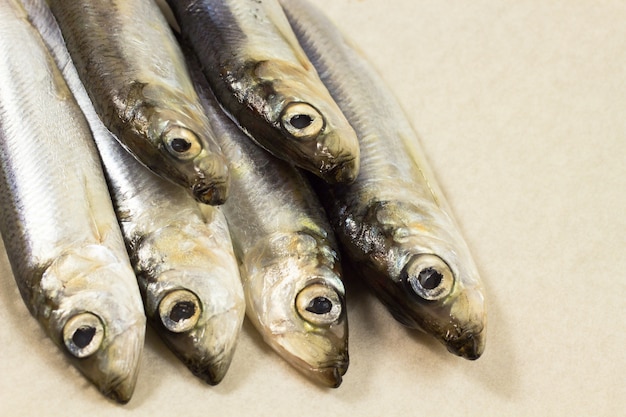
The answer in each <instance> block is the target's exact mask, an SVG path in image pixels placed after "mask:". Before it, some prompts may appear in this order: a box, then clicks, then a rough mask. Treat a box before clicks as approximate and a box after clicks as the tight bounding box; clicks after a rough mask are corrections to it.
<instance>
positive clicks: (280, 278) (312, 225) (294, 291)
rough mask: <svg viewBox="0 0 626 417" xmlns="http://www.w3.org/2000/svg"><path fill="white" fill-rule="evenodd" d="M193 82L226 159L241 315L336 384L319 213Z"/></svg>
mask: <svg viewBox="0 0 626 417" xmlns="http://www.w3.org/2000/svg"><path fill="white" fill-rule="evenodd" d="M190 60H191V57H190ZM190 67H191V68H192V73H193V65H190ZM194 80H196V81H197V87H198V89H199V93H200V96H201V98H202V99H203V102H204V103H205V109H206V112H207V115H208V117H209V119H210V120H211V123H212V124H213V126H214V129H215V132H216V134H217V138H218V142H219V144H220V146H221V147H222V149H223V151H224V153H225V155H226V156H227V158H228V159H229V161H230V170H231V173H232V177H231V178H232V187H231V197H230V199H229V200H228V201H227V202H226V203H225V204H224V206H222V208H223V210H224V214H225V215H226V218H227V220H228V225H229V229H230V232H231V236H232V237H233V243H234V245H235V252H236V254H237V256H238V258H239V262H240V270H241V278H242V281H243V287H244V294H245V298H246V315H247V317H248V318H249V319H250V321H251V322H252V323H253V324H254V326H255V327H256V329H257V330H258V331H259V332H260V333H261V335H262V336H263V339H264V340H265V342H266V343H268V344H269V345H270V346H271V347H272V348H273V349H274V350H275V351H276V352H277V353H278V354H279V355H280V356H281V357H283V358H284V359H285V360H286V361H287V362H289V363H290V364H291V365H292V366H294V367H295V368H296V369H298V370H299V371H300V372H302V373H304V374H305V375H306V376H308V377H309V378H311V379H312V380H314V381H317V382H318V383H321V384H323V385H327V386H331V387H338V386H339V385H340V384H341V381H342V376H343V375H344V374H345V372H346V370H347V368H348V362H349V360H348V321H347V316H346V305H345V288H344V285H343V282H342V281H341V275H340V274H341V271H340V263H339V258H338V251H337V248H336V243H335V241H334V237H333V234H332V231H330V226H329V225H328V221H327V220H326V219H325V216H324V212H323V209H322V207H321V206H320V204H319V202H318V201H317V199H316V197H315V196H314V194H313V191H312V190H311V189H310V187H309V186H308V184H307V183H306V181H305V179H304V178H303V177H302V176H301V175H300V174H299V172H298V171H297V170H296V169H295V168H293V167H292V166H291V165H289V164H287V163H285V162H283V161H280V160H278V159H275V158H274V157H272V156H271V155H269V154H267V153H266V152H265V151H264V150H263V149H261V148H259V147H257V146H256V145H255V144H254V143H252V142H251V141H250V140H248V139H247V138H246V137H245V135H244V134H243V133H242V132H241V131H240V130H239V129H238V128H237V126H235V125H234V124H233V123H232V122H231V121H230V120H229V119H228V118H227V117H226V116H225V115H224V114H223V113H222V111H221V110H220V108H219V105H218V104H217V102H216V100H215V98H214V97H213V96H212V95H211V92H210V91H209V87H208V85H207V84H206V81H205V80H202V74H201V73H200V72H199V70H198V71H197V73H196V76H195V77H194Z"/></svg>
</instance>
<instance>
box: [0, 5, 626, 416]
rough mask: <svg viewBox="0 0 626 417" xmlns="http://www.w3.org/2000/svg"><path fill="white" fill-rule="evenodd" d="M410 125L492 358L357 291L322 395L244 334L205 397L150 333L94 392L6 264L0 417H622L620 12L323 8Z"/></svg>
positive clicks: (1, 295) (624, 207)
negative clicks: (134, 362) (342, 371)
mask: <svg viewBox="0 0 626 417" xmlns="http://www.w3.org/2000/svg"><path fill="white" fill-rule="evenodd" d="M316 2H317V3H318V4H319V5H321V6H323V7H325V9H326V10H327V11H328V13H329V14H330V15H331V17H332V18H333V19H334V20H335V21H336V22H337V23H338V25H339V26H341V27H342V28H343V29H344V30H345V31H346V32H347V33H349V34H350V36H351V37H352V38H353V39H354V41H355V42H356V43H357V44H358V45H360V47H361V48H362V49H363V51H364V52H365V53H366V54H367V55H368V56H369V57H370V58H371V60H372V61H373V62H374V64H375V65H376V66H377V68H378V69H379V70H380V71H381V72H382V73H383V74H384V76H385V78H386V79H387V81H388V83H389V85H390V88H391V89H392V90H393V91H394V92H395V93H396V94H397V96H398V98H399V100H400V101H401V103H402V104H403V106H404V107H405V109H406V111H407V112H408V114H409V116H410V117H411V118H412V121H413V124H414V126H415V128H416V130H417V131H418V132H419V134H420V136H421V137H422V144H423V146H424V148H425V150H426V152H427V156H428V159H429V160H430V162H431V164H432V167H433V169H434V171H435V173H436V175H437V177H438V179H439V182H440V185H441V186H442V188H443V190H444V192H445V194H446V196H447V197H448V200H449V202H450V204H451V206H452V209H453V211H454V213H455V215H456V217H457V219H458V220H459V223H460V225H461V228H462V231H463V233H464V236H465V238H466V240H467V242H468V244H469V246H470V248H471V250H472V252H473V254H474V257H475V260H476V263H477V264H478V268H479V270H480V271H481V274H482V279H483V282H484V284H485V287H486V297H487V302H488V307H489V329H488V332H489V333H488V340H487V348H486V352H485V354H484V356H483V357H482V358H480V359H479V360H478V361H476V362H469V361H466V360H464V359H461V358H457V357H455V356H452V355H451V354H449V353H448V352H447V351H446V350H445V348H443V347H442V346H440V345H439V344H438V343H437V342H435V341H433V340H431V339H430V338H429V337H427V336H425V335H422V334H420V333H417V332H414V331H410V330H406V329H404V328H403V327H402V326H401V325H400V324H398V323H397V322H395V321H394V320H393V319H392V318H391V316H390V315H389V314H388V313H387V312H386V310H385V309H384V308H383V307H381V306H380V305H379V304H378V302H377V301H376V300H375V299H374V298H373V297H372V296H370V295H369V294H368V293H367V291H366V290H365V289H364V288H363V287H362V286H361V284H359V283H358V282H349V283H348V285H347V287H348V292H349V294H348V297H349V299H348V308H349V319H350V330H351V333H350V355H351V364H350V368H349V370H348V373H347V374H346V376H345V378H344V382H343V385H342V386H341V387H340V388H338V389H336V390H333V389H325V388H320V387H318V386H316V385H314V384H313V383H311V382H309V381H308V380H306V379H305V378H304V377H303V376H301V375H300V374H299V373H298V372H297V371H295V370H293V369H292V368H291V367H290V366H289V365H287V364H286V363H284V362H283V361H282V360H281V359H280V358H279V357H278V356H277V355H276V354H275V353H274V352H273V351H271V350H270V349H269V348H267V347H266V346H265V345H264V344H263V342H262V341H261V340H260V338H259V337H258V336H257V335H256V334H255V332H254V329H253V328H252V326H251V325H250V324H249V323H247V322H246V324H245V325H244V328H243V332H242V336H241V340H240V342H239V346H238V350H237V352H236V354H235V358H234V360H233V363H232V366H231V369H230V371H229V373H228V375H227V376H226V378H225V379H224V381H223V382H222V383H221V384H220V385H218V386H216V387H210V386H207V385H205V384H204V383H202V382H201V381H200V380H198V379H197V378H195V377H194V376H193V375H191V373H190V372H189V371H188V370H187V369H186V368H185V367H184V366H183V365H182V364H181V363H180V362H178V361H177V360H176V358H175V357H174V356H173V355H172V354H171V353H169V351H168V350H167V349H166V348H165V347H164V346H163V345H162V343H161V341H160V340H159V339H158V337H156V336H155V334H154V333H153V332H152V331H151V330H149V331H148V335H147V340H146V346H145V350H144V356H143V360H142V363H141V369H140V375H139V380H138V383H137V388H136V391H135V395H134V397H133V399H132V400H131V402H130V403H129V404H127V405H125V406H120V405H117V404H115V403H113V402H111V401H108V400H106V399H105V398H104V397H102V396H101V395H100V394H99V393H98V392H97V391H96V389H95V388H94V387H93V386H91V385H90V384H89V383H88V382H87V381H86V380H85V379H84V378H83V377H82V376H81V375H80V374H79V373H78V372H77V371H76V370H75V369H73V368H72V367H71V366H70V365H69V362H67V361H66V360H65V359H64V357H63V355H62V354H61V353H60V352H59V351H58V350H57V348H56V346H54V345H53V344H52V342H51V341H49V340H48V339H47V338H46V337H45V335H44V333H43V331H42V330H41V329H40V327H39V325H38V324H37V323H36V321H35V320H34V319H33V318H32V317H31V316H30V315H29V313H28V312H27V310H26V308H25V306H24V305H23V302H22V300H21V298H20V297H19V294H18V291H17V289H16V286H15V284H14V282H13V279H12V276H11V273H10V268H9V266H8V263H7V261H6V257H5V255H2V259H1V260H0V317H2V325H1V326H0V352H1V354H0V415H2V416H10V415H11V416H20V415H42V416H43V415H46V416H69V415H74V416H78V415H82V416H86V415H89V416H118V415H134V416H162V415H172V416H173V415H176V416H200V415H202V416H230V415H232V416H245V415H255V416H272V417H280V416H289V417H292V416H300V417H307V416H314V417H330V416H348V415H350V416H382V415H386V416H422V415H423V416H429V417H434V416H452V415H466V416H478V415H480V416H540V415H545V416H547V415H550V416H564V415H594V416H614V415H621V414H622V413H623V412H624V409H626V383H625V382H624V381H625V377H624V376H625V375H626V354H625V350H624V346H625V345H626V336H624V331H625V329H626V301H625V300H626V24H625V22H626V3H624V2H622V1H604V2H594V1H590V0H567V1H566V0H552V1H540V0H523V1H515V2H513V1H495V0H481V1H462V2H461V1H426V0H361V1H357V0H316Z"/></svg>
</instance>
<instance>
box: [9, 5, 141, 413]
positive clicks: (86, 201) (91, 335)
mask: <svg viewBox="0 0 626 417" xmlns="http://www.w3.org/2000/svg"><path fill="white" fill-rule="evenodd" d="M0 21H2V25H0V53H1V54H2V56H3V57H4V59H2V60H1V61H0V212H1V213H2V216H0V233H1V234H2V239H3V241H4V244H5V248H6V250H7V255H8V258H9V261H10V264H11V269H12V271H13V275H14V278H15V281H16V284H17V286H18V289H19V291H20V294H21V296H22V298H23V300H24V302H25V304H26V306H27V308H28V310H29V311H30V313H31V314H32V315H33V316H34V317H35V318H36V319H37V320H38V322H39V323H40V325H41V326H42V328H43V330H44V331H45V333H46V334H47V335H48V336H49V337H50V339H51V340H52V341H53V342H54V343H55V344H57V345H58V346H59V348H60V349H61V350H62V351H63V352H64V353H65V354H66V356H67V358H68V359H69V361H70V362H71V363H72V365H74V366H75V367H76V368H77V369H78V370H80V372H82V373H83V374H84V375H85V377H86V378H87V379H88V380H90V381H91V382H92V383H93V384H94V385H95V386H96V387H97V388H98V389H99V390H100V391H101V392H102V393H103V394H104V395H106V396H107V397H110V398H112V399H114V400H116V401H118V402H120V403H126V402H128V401H129V400H130V398H131V396H132V394H133V391H134V388H135V384H136V380H137V372H138V366H139V361H140V358H141V353H142V349H143V342H144V335H145V323H146V318H145V314H144V310H143V306H142V302H141V296H140V293H139V289H138V287H137V283H136V280H135V276H134V273H133V269H132V267H131V265H130V261H129V258H128V255H127V253H126V248H125V246H124V241H123V239H122V236H121V233H120V229H119V226H118V224H117V219H116V217H115V213H114V211H113V206H112V203H111V199H110V196H109V194H108V190H107V186H106V183H105V181H104V178H103V172H102V166H101V164H100V160H99V157H98V153H97V150H96V148H95V145H94V143H93V138H92V136H91V132H90V130H89V126H88V124H87V122H86V120H85V118H84V117H83V115H82V113H81V111H80V108H79V107H78V104H77V103H76V101H75V100H74V98H73V96H72V94H71V92H70V90H69V89H68V87H67V84H66V83H65V81H64V79H63V77H62V75H61V73H60V71H59V70H58V68H57V67H56V65H55V63H54V60H53V58H52V57H51V56H50V54H49V52H48V50H47V48H46V46H45V44H44V42H43V40H42V39H41V37H40V35H39V33H38V32H37V31H36V30H35V29H34V27H33V26H32V25H31V24H30V22H29V20H28V16H27V13H26V11H25V10H24V9H23V7H22V6H21V4H20V3H19V2H18V1H17V0H8V1H3V2H0ZM25 68H26V69H28V70H27V71H25V70H24V69H25Z"/></svg>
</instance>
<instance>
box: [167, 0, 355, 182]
mask: <svg viewBox="0 0 626 417" xmlns="http://www.w3.org/2000/svg"><path fill="white" fill-rule="evenodd" d="M168 4H169V6H170V7H171V9H172V11H173V14H174V16H175V18H176V20H177V22H178V25H179V26H180V28H181V32H182V35H183V37H185V38H186V39H188V41H189V43H190V44H191V46H192V48H193V49H194V51H195V52H196V54H197V56H198V58H199V60H200V63H201V65H202V68H203V71H204V74H205V76H206V78H207V80H208V82H209V85H210V86H211V88H212V90H213V92H214V94H215V96H216V97H217V99H218V102H219V103H220V105H221V107H222V108H223V109H224V111H225V112H226V113H227V114H228V115H229V116H230V117H231V118H232V119H233V120H234V121H235V122H236V123H237V124H238V125H239V126H240V127H241V128H242V129H243V130H244V131H245V132H246V133H247V134H248V135H249V137H250V138H251V139H252V140H253V141H255V142H256V143H257V144H258V145H260V146H261V147H263V148H265V149H266V150H267V151H269V152H271V153H272V154H274V155H275V156H276V157H278V158H281V159H284V160H286V161H288V162H289V163H291V164H293V165H296V166H298V167H300V168H303V169H305V170H307V171H310V172H312V173H313V174H315V175H318V176H319V177H321V178H323V179H324V180H325V181H327V182H330V183H349V182H351V181H353V180H354V178H355V177H356V175H357V174H358V170H359V145H358V140H357V138H356V135H355V132H354V130H353V129H352V127H351V126H350V124H349V123H348V122H347V121H346V119H345V117H344V116H343V114H342V113H341V111H340V109H339V108H338V107H337V105H336V103H335V102H334V101H333V99H332V97H331V96H330V95H329V93H328V90H327V89H326V87H325V86H324V84H323V83H322V82H321V81H320V79H319V76H318V74H317V73H316V71H315V69H314V68H313V66H312V65H311V63H310V62H309V60H308V59H307V57H306V55H305V54H304V52H303V51H302V49H301V48H300V46H299V45H298V42H297V40H296V39H295V36H294V35H293V32H292V31H291V29H290V27H289V24H288V23H287V20H286V18H285V16H284V13H283V12H282V10H281V8H280V5H279V4H278V3H277V2H276V1H275V0H264V1H255V0H170V1H168Z"/></svg>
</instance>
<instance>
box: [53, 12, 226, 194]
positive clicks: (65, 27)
mask: <svg viewBox="0 0 626 417" xmlns="http://www.w3.org/2000/svg"><path fill="white" fill-rule="evenodd" d="M49 4H50V7H51V9H52V12H53V13H54V15H55V17H56V19H57V21H58V23H59V26H60V27H61V31H62V33H63V37H64V39H65V42H66V44H67V48H68V50H69V52H70V54H71V56H72V60H73V62H74V65H75V66H76V68H77V69H78V73H79V76H80V78H81V80H82V82H83V84H84V85H85V87H86V89H87V92H88V94H89V97H90V98H91V101H92V102H93V104H94V107H95V109H96V111H97V113H98V115H99V116H100V119H101V120H102V121H103V123H104V124H105V126H107V128H108V129H109V130H110V131H111V132H112V133H113V134H114V135H115V137H116V138H118V139H119V141H120V143H121V144H122V145H123V146H124V147H125V148H126V149H127V150H129V151H130V152H131V153H132V154H133V155H134V156H135V157H136V158H137V159H138V160H139V161H140V162H141V163H142V164H143V165H145V166H146V167H148V168H149V169H150V170H152V171H153V172H155V173H156V174H157V175H160V176H161V177H163V178H165V179H167V180H170V181H172V182H174V183H176V184H179V185H180V186H182V187H183V188H185V189H187V190H188V191H189V192H190V193H191V194H192V195H193V196H194V198H196V199H197V200H198V201H201V202H204V203H208V204H212V205H219V204H222V203H223V202H224V201H225V200H226V199H227V198H228V187H229V182H228V168H227V164H226V161H225V160H224V157H223V155H222V153H221V152H220V149H219V147H218V146H217V144H216V143H215V140H214V137H213V134H212V132H211V129H210V126H209V124H208V122H207V120H206V118H205V117H204V115H203V114H202V110H201V107H200V104H199V102H198V97H197V95H196V93H195V90H194V89H193V85H192V83H191V80H190V79H189V74H188V72H187V69H186V68H185V64H184V61H183V57H182V54H181V52H180V49H179V47H178V45H177V43H176V41H175V39H174V36H173V33H172V31H171V30H170V28H169V26H168V24H167V22H166V20H165V18H164V17H163V15H162V14H161V12H160V10H159V8H158V7H157V5H156V4H155V3H154V2H153V1H152V0H123V1H122V0H109V1H101V0H77V1H65V0H50V1H49Z"/></svg>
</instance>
